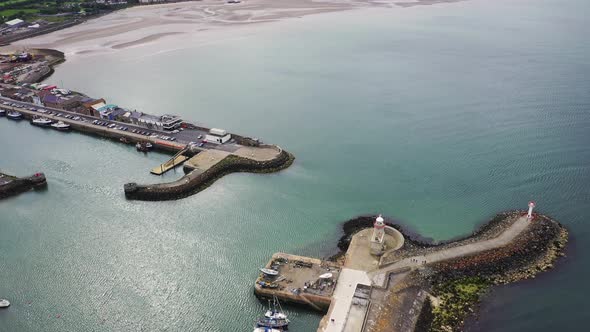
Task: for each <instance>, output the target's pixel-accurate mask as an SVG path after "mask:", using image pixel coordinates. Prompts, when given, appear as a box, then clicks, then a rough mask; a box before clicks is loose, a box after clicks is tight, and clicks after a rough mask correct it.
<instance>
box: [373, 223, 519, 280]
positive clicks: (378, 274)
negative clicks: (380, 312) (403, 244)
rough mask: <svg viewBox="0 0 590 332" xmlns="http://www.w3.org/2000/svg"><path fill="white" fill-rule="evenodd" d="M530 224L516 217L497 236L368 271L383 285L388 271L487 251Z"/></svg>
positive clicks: (517, 233)
mask: <svg viewBox="0 0 590 332" xmlns="http://www.w3.org/2000/svg"><path fill="white" fill-rule="evenodd" d="M529 224H530V222H529V220H528V219H527V218H526V216H523V217H520V218H518V220H516V221H515V222H514V223H513V224H512V225H511V226H510V227H509V228H508V229H506V230H505V231H504V232H502V234H500V235H499V236H497V237H495V238H493V239H489V240H485V241H480V242H475V243H470V244H466V245H463V246H458V247H453V248H448V249H444V250H440V251H436V252H433V253H431V254H427V255H422V256H414V257H409V258H406V259H403V260H401V261H399V262H397V263H395V264H392V265H389V266H387V267H385V268H382V269H379V270H376V271H372V272H371V273H370V275H371V278H372V280H373V284H374V285H379V286H384V282H385V277H386V275H387V273H388V272H390V271H395V270H399V269H403V268H408V267H409V268H416V267H419V266H422V265H427V264H431V263H436V262H440V261H444V260H448V259H453V258H457V257H462V256H469V255H473V254H476V253H479V252H482V251H487V250H491V249H495V248H500V247H503V246H505V245H507V244H508V243H510V242H511V241H512V240H513V239H514V238H515V237H516V236H518V235H519V234H520V233H522V231H523V230H524V229H525V228H526V227H527V226H528V225H529Z"/></svg>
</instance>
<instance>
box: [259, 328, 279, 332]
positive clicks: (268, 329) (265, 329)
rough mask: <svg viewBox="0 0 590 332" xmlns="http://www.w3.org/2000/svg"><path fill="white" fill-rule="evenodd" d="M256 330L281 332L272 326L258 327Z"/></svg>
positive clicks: (260, 331)
mask: <svg viewBox="0 0 590 332" xmlns="http://www.w3.org/2000/svg"><path fill="white" fill-rule="evenodd" d="M254 332H281V330H277V329H273V328H271V327H257V328H255V329H254Z"/></svg>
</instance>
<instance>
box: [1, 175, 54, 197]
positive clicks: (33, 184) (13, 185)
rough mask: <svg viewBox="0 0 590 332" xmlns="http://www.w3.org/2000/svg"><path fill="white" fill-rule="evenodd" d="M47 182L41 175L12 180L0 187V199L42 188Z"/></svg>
mask: <svg viewBox="0 0 590 332" xmlns="http://www.w3.org/2000/svg"><path fill="white" fill-rule="evenodd" d="M45 186H47V180H46V178H45V175H44V174H43V173H37V174H36V175H32V176H29V177H23V178H13V179H12V180H11V181H9V182H8V183H5V184H3V185H0V199H2V198H6V197H10V196H14V195H18V194H20V193H23V192H25V191H29V190H31V189H38V188H44V187H45Z"/></svg>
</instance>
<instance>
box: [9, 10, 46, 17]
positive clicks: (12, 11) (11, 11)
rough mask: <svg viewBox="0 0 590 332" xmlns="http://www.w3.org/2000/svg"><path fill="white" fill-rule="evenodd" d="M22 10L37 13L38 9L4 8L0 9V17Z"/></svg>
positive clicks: (26, 12) (27, 12)
mask: <svg viewBox="0 0 590 332" xmlns="http://www.w3.org/2000/svg"><path fill="white" fill-rule="evenodd" d="M20 12H23V13H25V14H37V13H39V9H33V8H28V9H4V10H0V17H8V16H12V15H16V14H17V13H20Z"/></svg>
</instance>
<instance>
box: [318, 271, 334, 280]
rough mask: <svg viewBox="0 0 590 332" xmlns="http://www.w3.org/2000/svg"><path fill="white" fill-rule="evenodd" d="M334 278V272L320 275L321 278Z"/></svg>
mask: <svg viewBox="0 0 590 332" xmlns="http://www.w3.org/2000/svg"><path fill="white" fill-rule="evenodd" d="M330 278H332V273H330V272H328V273H324V274H322V275H321V276H320V279H330Z"/></svg>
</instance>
